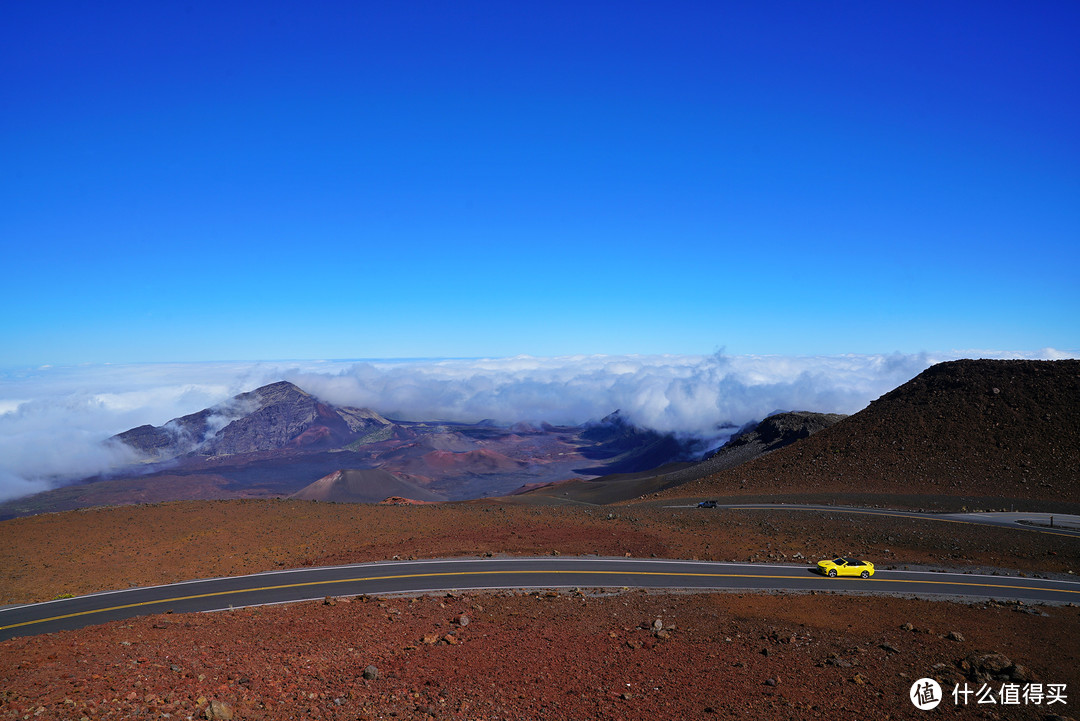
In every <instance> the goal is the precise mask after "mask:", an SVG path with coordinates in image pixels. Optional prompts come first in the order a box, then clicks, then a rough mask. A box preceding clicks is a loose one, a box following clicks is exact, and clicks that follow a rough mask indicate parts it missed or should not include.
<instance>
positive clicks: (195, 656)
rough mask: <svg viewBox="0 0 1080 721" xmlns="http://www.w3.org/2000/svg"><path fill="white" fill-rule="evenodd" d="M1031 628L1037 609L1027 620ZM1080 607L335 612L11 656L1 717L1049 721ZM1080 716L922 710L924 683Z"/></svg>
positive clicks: (469, 601)
mask: <svg viewBox="0 0 1080 721" xmlns="http://www.w3.org/2000/svg"><path fill="white" fill-rule="evenodd" d="M1018 611H1022V612H1019V613H1018ZM1078 614H1080V610H1078V609H1077V608H1067V607H1063V608H1036V609H1029V608H1026V607H1018V606H1015V605H1004V606H1003V605H997V604H993V603H983V604H974V605H962V604H955V603H948V602H932V601H918V600H910V599H881V598H860V597H845V596H837V595H817V596H813V595H805V596H798V595H755V594H693V595H690V594H687V595H672V594H665V595H654V594H649V593H645V592H641V591H632V592H618V591H615V592H603V591H598V590H594V589H581V590H580V591H577V592H573V591H562V592H543V591H540V592H535V593H520V592H519V593H505V592H503V593H470V594H468V595H465V594H449V595H446V594H443V595H439V596H427V597H411V598H402V597H394V598H384V599H380V598H365V597H359V598H333V599H330V598H328V599H325V600H323V601H319V602H308V603H301V604H295V605H290V606H278V607H264V608H258V609H238V610H235V611H231V612H222V613H215V614H198V615H190V616H187V615H177V616H174V615H158V616H150V617H146V618H141V619H136V620H132V621H130V622H122V623H112V624H106V625H102V626H97V627H93V628H88V629H85V630H82V631H78V632H65V633H58V634H52V635H48V636H39V637H33V638H17V639H13V640H11V641H5V642H4V643H3V644H0V719H12V720H15V719H25V718H29V719H35V720H41V721H51V720H54V719H64V720H67V719H75V720H78V719H143V718H157V719H165V718H172V719H189V718H197V719H229V718H232V719H282V720H289V721H292V720H293V719H299V718H303V719H342V720H344V719H348V720H349V721H354V720H355V719H513V720H517V719H522V720H526V719H529V720H531V719H649V720H654V719H699V718H700V719H710V718H728V719H734V718H738V719H824V720H826V721H835V720H840V719H851V720H854V721H863V720H864V719H920V718H930V717H933V718H950V719H952V718H955V719H976V718H1008V719H1038V720H1040V721H1041V720H1043V719H1048V718H1052V717H1051V716H1050V714H1054V713H1056V714H1063V715H1065V716H1068V715H1070V714H1071V713H1072V711H1071V709H1072V707H1073V705H1074V704H1075V703H1076V702H1077V699H1076V693H1077V691H1076V689H1078V688H1080V673H1078V669H1080V653H1078V646H1077V644H1076V642H1075V640H1076V638H1077V637H1078V635H1080V633H1078V632H1080V616H1078ZM923 677H932V678H937V679H939V680H940V681H941V682H942V684H943V688H944V689H947V691H946V693H951V690H952V689H953V688H954V686H955V684H957V683H968V684H969V685H970V687H971V688H972V689H978V688H979V687H980V686H981V684H982V683H986V682H989V683H991V684H992V685H993V686H994V688H995V689H997V688H1000V686H1001V684H1002V683H1006V682H1009V683H1023V682H1031V681H1036V682H1040V683H1043V684H1050V683H1055V684H1065V685H1066V694H1067V697H1066V699H1065V700H1066V704H1065V705H1062V704H1060V703H1058V704H1053V705H1050V704H1048V702H1047V701H1045V700H1044V701H1043V702H1042V703H1041V704H1039V705H1033V704H1028V705H1026V706H1025V705H1016V706H1009V707H1004V706H1000V705H997V706H993V707H989V708H988V707H987V706H985V705H983V706H976V704H975V700H974V698H973V699H972V700H971V703H970V705H969V706H967V707H964V706H960V707H957V706H956V705H955V704H954V703H953V700H952V698H951V696H949V697H948V698H947V700H946V701H945V702H944V703H942V705H941V706H939V707H938V708H937V709H936V710H935V711H933V712H930V714H928V713H927V712H923V711H919V710H917V709H916V708H915V707H914V706H913V705H912V704H911V703H910V701H909V700H908V693H909V690H910V687H911V685H912V683H913V682H914V681H915V680H916V679H919V678H923Z"/></svg>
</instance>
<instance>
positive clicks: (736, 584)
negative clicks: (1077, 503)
mask: <svg viewBox="0 0 1080 721" xmlns="http://www.w3.org/2000/svg"><path fill="white" fill-rule="evenodd" d="M562 587H568V588H575V587H576V588H596V587H652V588H680V589H724V590H730V589H756V590H772V589H783V590H790V591H810V590H817V591H841V592H845V593H847V592H859V591H869V592H876V593H891V594H905V595H907V594H916V595H920V596H922V595H939V594H940V595H946V596H957V597H966V598H971V599H986V598H994V599H998V600H1016V599H1020V600H1023V601H1025V602H1050V603H1068V602H1080V582H1075V581H1056V580H1044V579H1034V578H1018V577H1006V576H979V575H971V574H961V573H933V572H916V571H878V572H877V573H876V574H875V575H874V576H873V578H870V579H867V580H863V579H859V578H850V579H849V578H825V577H823V576H820V575H818V574H817V573H816V572H814V571H813V570H812V569H811V568H810V566H780V565H766V564H749V563H746V564H743V563H713V562H699V561H665V560H659V559H656V560H639V559H629V558H597V557H586V558H581V557H575V558H565V557H561V558H551V557H547V558H484V559H456V560H454V559H451V560H441V561H408V562H384V563H369V564H359V565H352V566H335V567H330V568H304V569H296V570H291V571H276V572H271V573H261V574H255V575H251V576H235V577H230V578H215V579H207V580H201V581H187V582H185V583H175V584H171V585H168V586H155V587H150V588H133V589H129V590H125V591H109V592H105V593H97V594H93V595H90V596H79V597H77V598H70V599H62V600H57V601H47V602H45V603H36V604H29V605H25V606H14V607H9V608H5V609H2V610H0V640H6V639H8V638H12V637H14V636H27V635H34V634H39V633H50V632H53V631H60V630H64V629H71V628H79V627H81V626H89V625H92V624H97V623H104V622H106V621H114V620H117V619H123V618H130V617H132V616H139V615H144V614H153V613H164V612H167V611H173V612H176V613H189V612H192V611H213V610H222V609H227V608H230V607H241V606H252V605H261V604H271V603H287V602H290V601H301V600H306V599H318V598H323V597H325V596H348V595H358V594H371V595H376V594H390V593H418V592H425V591H446V590H465V589H480V588H562Z"/></svg>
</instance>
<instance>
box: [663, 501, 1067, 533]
mask: <svg viewBox="0 0 1080 721" xmlns="http://www.w3.org/2000/svg"><path fill="white" fill-rule="evenodd" d="M664 508H697V506H696V504H695V505H687V506H664ZM701 510H702V512H707V511H709V510H713V509H707V508H703V509H701ZM715 510H718V511H719V510H735V511H828V512H830V513H853V514H860V515H871V516H894V517H899V518H921V519H924V520H927V521H942V522H945V523H972V524H975V525H979V526H999V527H1002V528H1013V529H1016V530H1019V531H1032V532H1035V533H1048V534H1051V535H1055V536H1071V537H1073V538H1080V516H1072V515H1068V514H1065V513H1034V512H1026V511H1014V512H1009V511H1000V512H997V511H980V512H978V513H937V512H926V511H901V510H897V509H893V508H855V507H852V506H825V505H812V504H801V503H728V504H717V505H716V508H715ZM1051 519H1053V520H1051ZM1051 523H1053V524H1054V525H1053V526H1051V525H1050V524H1051Z"/></svg>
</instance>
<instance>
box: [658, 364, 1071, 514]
mask: <svg viewBox="0 0 1080 721" xmlns="http://www.w3.org/2000/svg"><path fill="white" fill-rule="evenodd" d="M777 493H800V494H810V493H818V494H821V493H826V494H829V493H831V494H846V493H884V494H907V495H918V494H926V495H937V496H957V497H961V496H964V497H969V498H982V499H999V502H1003V501H1005V500H1006V499H1021V500H1023V499H1027V500H1035V499H1041V500H1045V501H1052V502H1055V503H1060V502H1067V503H1073V504H1075V503H1078V502H1080V361H1076V360H1062V361H996V360H995V361H975V360H962V361H952V362H949V363H941V364H938V365H935V366H933V367H931V368H929V369H927V370H926V371H924V372H923V373H921V374H919V375H918V376H917V377H915V378H914V379H912V380H911V381H909V382H908V383H905V384H904V385H902V386H900V387H899V388H897V389H895V390H893V391H890V392H889V393H886V394H885V395H883V396H882V397H881V398H879V399H877V400H876V401H874V402H872V403H871V404H870V405H869V407H867V408H865V409H864V410H862V411H859V412H858V413H856V414H854V415H852V416H850V417H848V418H845V419H844V420H842V421H840V422H838V423H836V424H835V425H833V426H831V427H829V428H826V429H824V430H822V431H821V432H820V433H816V434H814V435H812V436H810V437H809V438H806V439H805V440H803V441H800V442H798V443H795V444H792V445H790V446H788V447H786V448H782V449H780V450H777V451H776V452H774V453H770V454H768V455H765V456H762V457H760V458H757V459H755V460H753V461H751V462H749V463H746V464H744V465H740V466H737V467H735V468H732V469H730V470H725V471H722V472H720V473H716V474H714V475H711V476H709V477H707V478H705V479H701V480H698V481H694V482H691V483H688V484H686V485H683V486H680V487H678V488H675V489H672V490H668V491H666V492H665V495H667V496H691V495H716V496H734V495H740V494H755V495H760V494H777Z"/></svg>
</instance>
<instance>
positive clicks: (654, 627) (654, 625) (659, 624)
mask: <svg viewBox="0 0 1080 721" xmlns="http://www.w3.org/2000/svg"><path fill="white" fill-rule="evenodd" d="M663 628H664V622H663V621H661V620H660V619H659V618H658V619H656V620H655V621H653V622H652V630H654V631H660V630H661V629H663Z"/></svg>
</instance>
